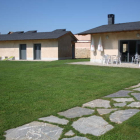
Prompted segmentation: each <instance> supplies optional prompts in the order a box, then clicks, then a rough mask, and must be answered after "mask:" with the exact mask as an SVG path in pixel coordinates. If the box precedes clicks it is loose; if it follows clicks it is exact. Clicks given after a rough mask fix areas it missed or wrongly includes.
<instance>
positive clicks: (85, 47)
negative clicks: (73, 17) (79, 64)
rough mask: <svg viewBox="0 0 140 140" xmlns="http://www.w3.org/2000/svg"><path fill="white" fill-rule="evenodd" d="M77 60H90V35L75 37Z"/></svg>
mask: <svg viewBox="0 0 140 140" xmlns="http://www.w3.org/2000/svg"><path fill="white" fill-rule="evenodd" d="M75 37H76V38H77V39H78V41H77V42H76V43H75V58H90V40H91V38H90V35H84V36H83V35H75Z"/></svg>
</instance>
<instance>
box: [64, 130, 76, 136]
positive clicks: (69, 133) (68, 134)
mask: <svg viewBox="0 0 140 140" xmlns="http://www.w3.org/2000/svg"><path fill="white" fill-rule="evenodd" d="M73 135H75V133H74V132H73V131H72V130H70V131H69V132H67V133H66V134H65V136H73Z"/></svg>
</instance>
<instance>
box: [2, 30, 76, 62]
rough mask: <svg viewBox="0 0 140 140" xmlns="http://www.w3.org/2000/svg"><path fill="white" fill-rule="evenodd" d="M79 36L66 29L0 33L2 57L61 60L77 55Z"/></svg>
mask: <svg viewBox="0 0 140 140" xmlns="http://www.w3.org/2000/svg"><path fill="white" fill-rule="evenodd" d="M75 41H77V38H76V37H75V36H74V35H73V34H72V32H70V31H66V29H57V30H54V31H52V32H37V31H36V30H35V31H27V32H24V31H20V32H9V33H8V34H0V57H2V59H4V58H5V57H10V56H14V57H15V60H59V59H69V58H74V57H75V52H74V51H75Z"/></svg>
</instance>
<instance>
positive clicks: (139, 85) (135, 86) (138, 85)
mask: <svg viewBox="0 0 140 140" xmlns="http://www.w3.org/2000/svg"><path fill="white" fill-rule="evenodd" d="M137 87H140V83H139V84H137V85H134V86H131V87H129V88H126V89H130V88H137Z"/></svg>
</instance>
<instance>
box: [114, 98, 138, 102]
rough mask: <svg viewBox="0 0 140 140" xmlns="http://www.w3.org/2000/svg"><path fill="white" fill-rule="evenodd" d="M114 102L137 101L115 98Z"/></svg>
mask: <svg viewBox="0 0 140 140" xmlns="http://www.w3.org/2000/svg"><path fill="white" fill-rule="evenodd" d="M112 100H114V101H116V102H133V101H135V100H134V99H133V98H113V99H112Z"/></svg>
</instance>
